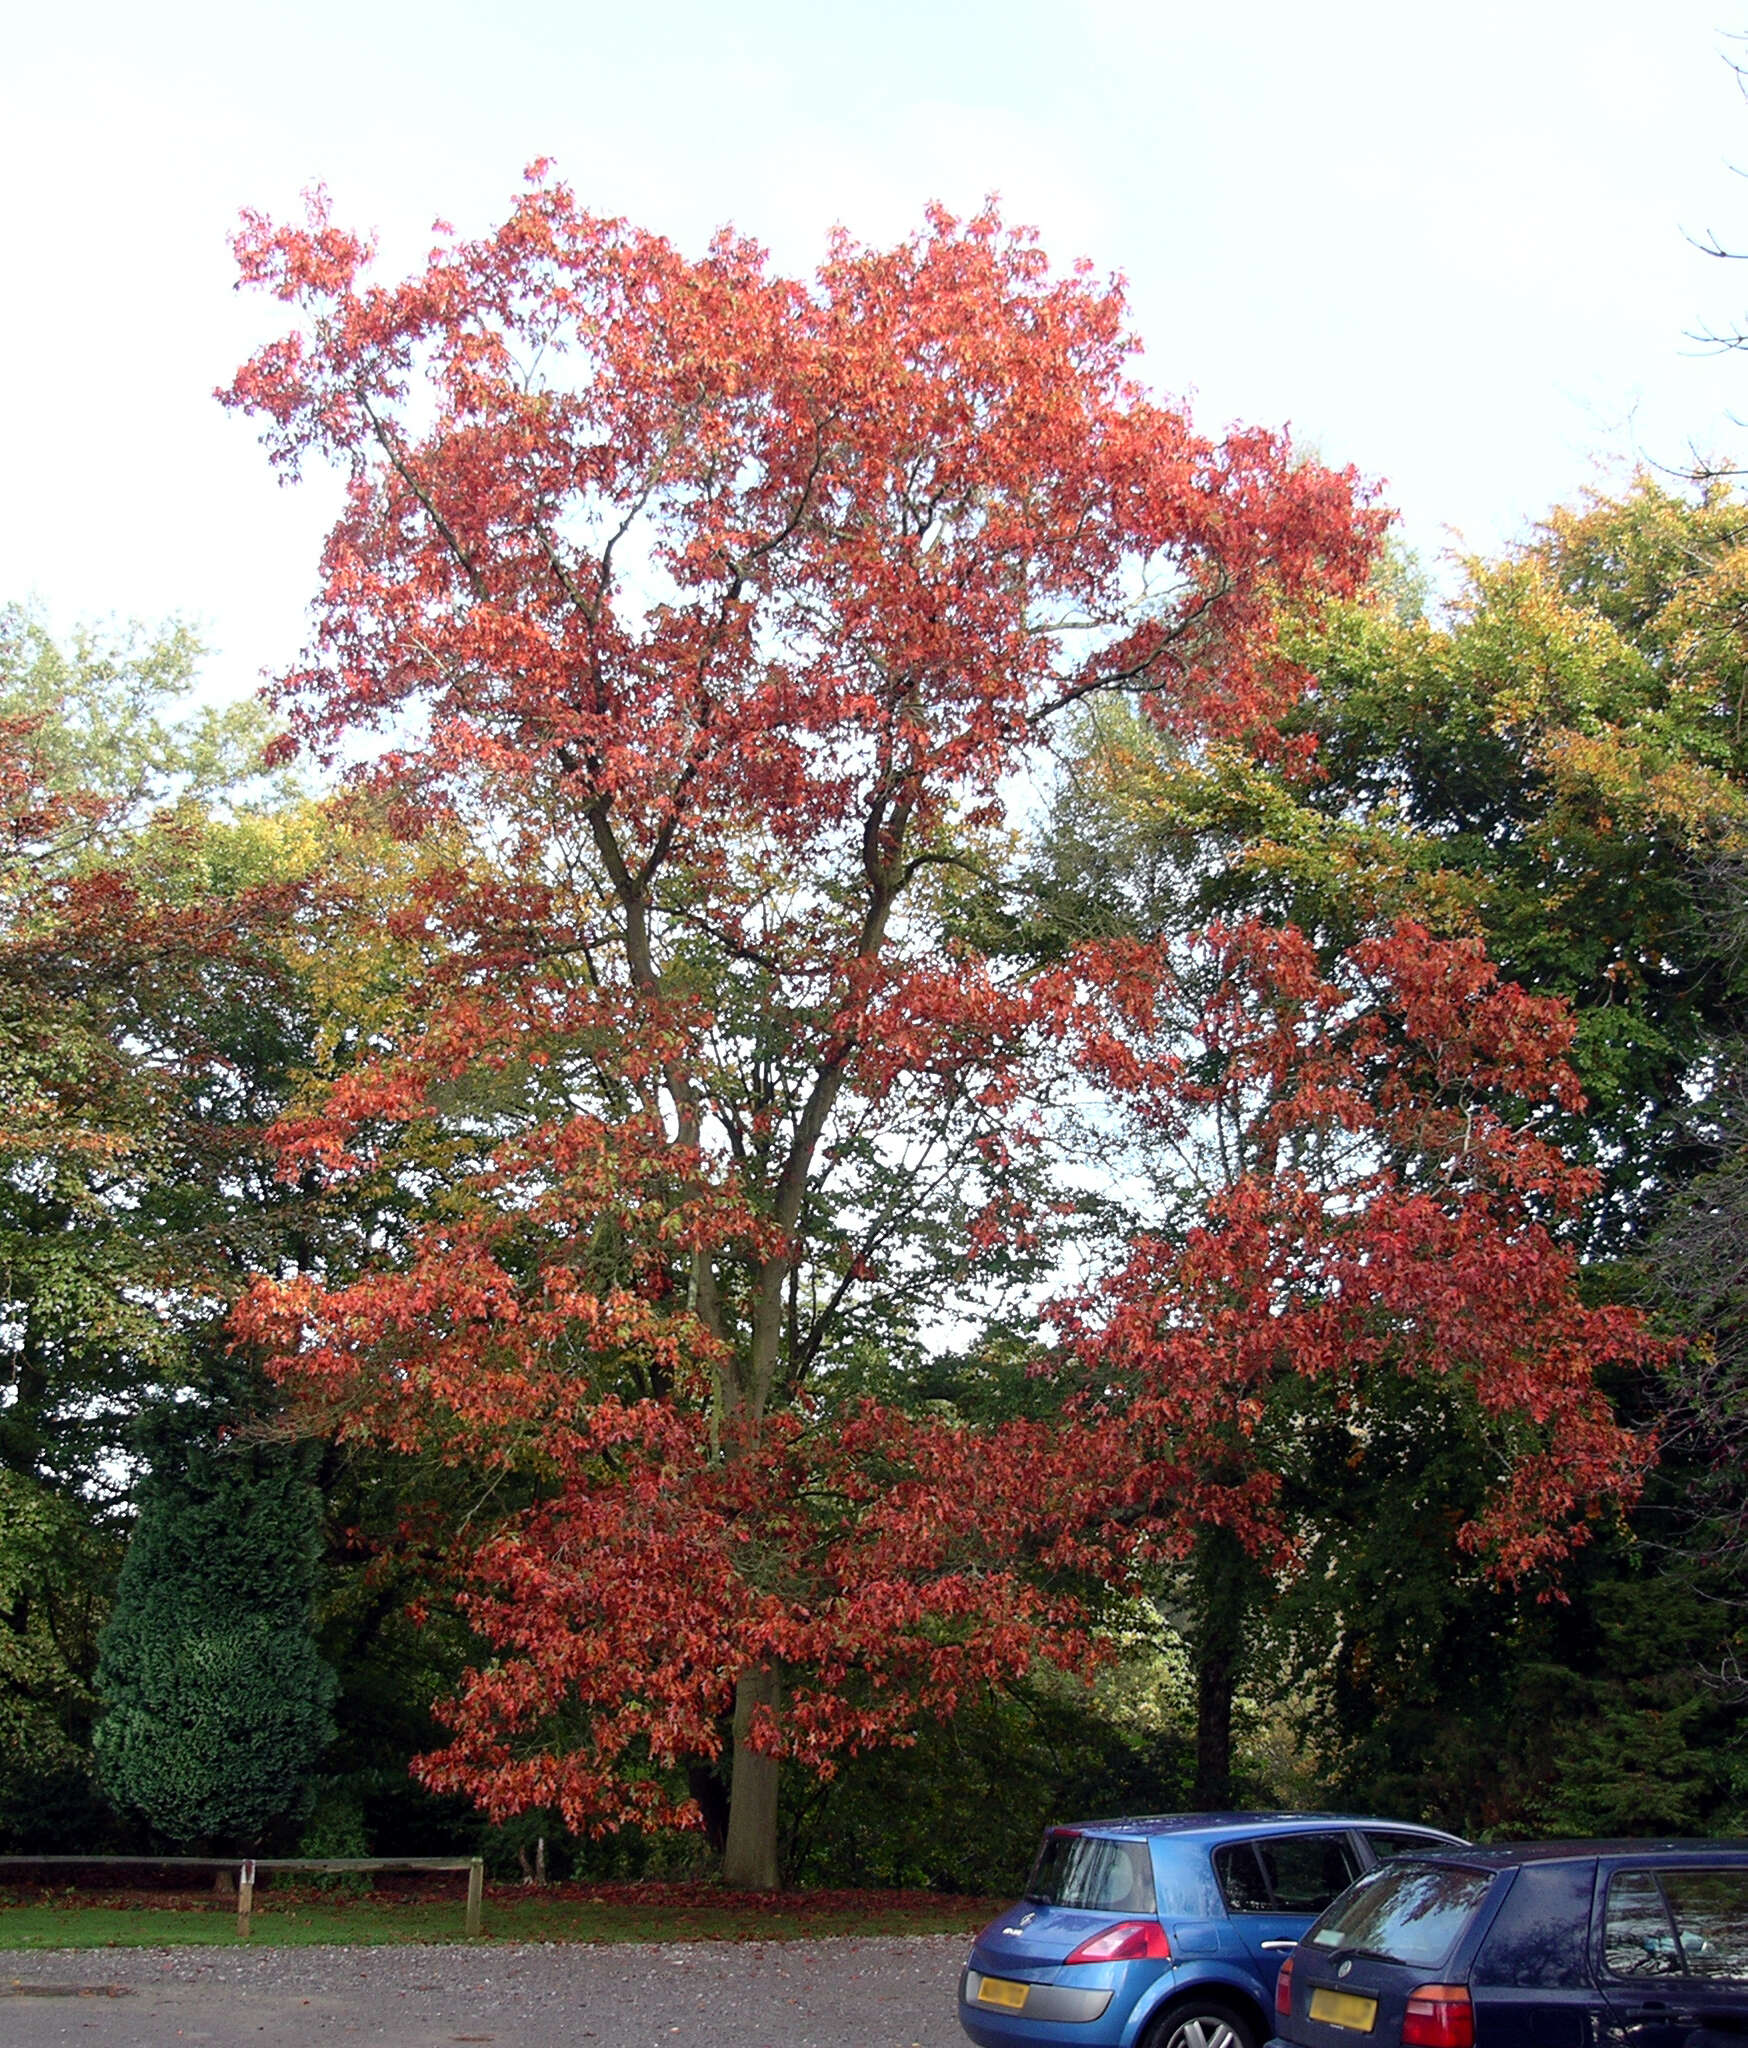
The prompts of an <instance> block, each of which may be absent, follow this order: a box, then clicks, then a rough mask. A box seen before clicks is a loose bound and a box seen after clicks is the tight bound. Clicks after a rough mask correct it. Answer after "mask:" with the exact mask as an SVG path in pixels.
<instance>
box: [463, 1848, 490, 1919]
mask: <svg viewBox="0 0 1748 2048" xmlns="http://www.w3.org/2000/svg"><path fill="white" fill-rule="evenodd" d="M485 1888H486V1862H485V1858H484V1857H483V1856H476V1857H475V1858H474V1859H473V1861H472V1862H471V1863H470V1864H469V1865H468V1866H467V1931H468V1933H469V1934H470V1935H474V1934H477V1933H478V1932H479V1931H480V1902H481V1900H482V1899H483V1898H484V1896H485Z"/></svg>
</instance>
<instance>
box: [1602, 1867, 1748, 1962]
mask: <svg viewBox="0 0 1748 2048" xmlns="http://www.w3.org/2000/svg"><path fill="white" fill-rule="evenodd" d="M1603 1945H1604V1949H1605V1952H1606V1957H1607V1962H1608V1967H1609V1971H1610V1973H1611V1974H1612V1975H1613V1976H1616V1977H1667V1976H1675V1975H1679V1974H1681V1973H1683V1972H1685V1973H1686V1974H1687V1975H1689V1976H1692V1977H1717V1978H1725V1979H1730V1980H1742V1979H1748V1869H1727V1868H1726V1869H1709V1870H1708V1869H1703V1868H1702V1869H1697V1870H1692V1869H1690V1870H1662V1871H1654V1870H1619V1871H1616V1872H1615V1874H1614V1876H1613V1877H1612V1878H1611V1879H1610V1881H1609V1887H1608V1911H1607V1915H1606V1919H1605V1923H1604V1935H1603Z"/></svg>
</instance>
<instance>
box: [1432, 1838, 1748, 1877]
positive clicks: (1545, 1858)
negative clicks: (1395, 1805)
mask: <svg viewBox="0 0 1748 2048" xmlns="http://www.w3.org/2000/svg"><path fill="white" fill-rule="evenodd" d="M1599 1856H1608V1857H1617V1858H1618V1857H1635V1856H1657V1857H1670V1856H1675V1857H1679V1858H1681V1860H1682V1861H1684V1862H1690V1863H1703V1862H1705V1861H1706V1860H1707V1859H1708V1858H1716V1857H1718V1856H1727V1857H1730V1858H1732V1859H1734V1858H1737V1857H1741V1858H1743V1859H1745V1860H1748V1836H1742V1835H1730V1836H1720V1837H1717V1838H1714V1839H1711V1840H1696V1839H1695V1838H1694V1837H1693V1836H1691V1835H1689V1836H1683V1837H1676V1836H1666V1837H1664V1838H1663V1839H1661V1840H1655V1841H1647V1840H1644V1839H1643V1838H1640V1839H1633V1838H1631V1837H1619V1838H1616V1839H1614V1840H1612V1841H1596V1842H1584V1841H1566V1842H1488V1843H1485V1844H1484V1845H1482V1846H1481V1847H1478V1848H1470V1849H1450V1850H1445V1849H1430V1850H1424V1851H1420V1852H1417V1853H1416V1854H1415V1855H1413V1856H1411V1857H1409V1858H1405V1859H1403V1860H1405V1861H1422V1860H1436V1861H1438V1862H1440V1863H1444V1862H1454V1863H1466V1864H1469V1865H1471V1866H1475V1865H1479V1866H1480V1867H1481V1868H1483V1869H1487V1870H1515V1869H1517V1868H1518V1866H1519V1865H1520V1864H1524V1863H1576V1862H1581V1861H1582V1862H1586V1863H1589V1862H1593V1861H1595V1859H1596V1858H1597V1857H1599Z"/></svg>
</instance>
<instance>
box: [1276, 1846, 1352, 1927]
mask: <svg viewBox="0 0 1748 2048" xmlns="http://www.w3.org/2000/svg"><path fill="white" fill-rule="evenodd" d="M1255 1846H1256V1854H1257V1861H1258V1862H1259V1863H1261V1865H1262V1874H1263V1877H1264V1878H1265V1879H1266V1880H1267V1883H1268V1888H1269V1902H1270V1906H1271V1909H1272V1910H1273V1911H1274V1912H1276V1913H1321V1912H1322V1911H1323V1909H1324V1907H1325V1906H1327V1905H1328V1904H1329V1902H1330V1900H1331V1899H1334V1898H1338V1897H1339V1896H1340V1895H1341V1893H1343V1892H1344V1891H1346V1890H1347V1888H1348V1886H1349V1885H1350V1884H1352V1883H1353V1881H1354V1879H1355V1878H1356V1877H1358V1876H1359V1874H1360V1867H1359V1859H1358V1857H1357V1856H1356V1855H1355V1854H1354V1847H1353V1843H1352V1842H1351V1841H1350V1840H1349V1839H1348V1836H1347V1834H1346V1832H1345V1831H1344V1832H1342V1833H1341V1834H1328V1835H1270V1836H1268V1837H1266V1838H1265V1839H1263V1840H1261V1841H1259V1842H1258V1843H1257V1844H1256V1845H1255Z"/></svg>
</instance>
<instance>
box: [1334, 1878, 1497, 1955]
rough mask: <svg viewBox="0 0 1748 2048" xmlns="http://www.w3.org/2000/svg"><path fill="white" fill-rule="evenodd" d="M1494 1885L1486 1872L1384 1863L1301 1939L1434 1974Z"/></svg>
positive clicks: (1460, 1937)
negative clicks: (1357, 1951) (1407, 1964)
mask: <svg viewBox="0 0 1748 2048" xmlns="http://www.w3.org/2000/svg"><path fill="white" fill-rule="evenodd" d="M1492 1884H1493V1873H1492V1872H1491V1871H1489V1870H1465V1869H1460V1868H1455V1867H1453V1866H1452V1865H1449V1864H1442V1863H1407V1862H1401V1861H1398V1862H1395V1863H1386V1864H1385V1865H1384V1866H1383V1867H1382V1868H1381V1869H1379V1870H1377V1871H1374V1872H1373V1874H1372V1875H1371V1876H1370V1877H1368V1878H1366V1879H1365V1880H1364V1881H1363V1882H1362V1883H1361V1884H1359V1885H1358V1886H1356V1888H1355V1889H1354V1890H1353V1891H1352V1892H1351V1893H1349V1895H1348V1896H1347V1897H1346V1898H1345V1899H1343V1900H1342V1901H1341V1903H1340V1904H1339V1905H1338V1906H1337V1907H1336V1908H1335V1910H1334V1911H1333V1912H1328V1913H1325V1914H1324V1916H1323V1918H1322V1919H1321V1920H1319V1921H1318V1923H1317V1925H1316V1926H1315V1927H1313V1928H1312V1930H1311V1932H1310V1933H1309V1934H1308V1935H1307V1936H1306V1937H1305V1938H1306V1940H1307V1941H1309V1942H1310V1943H1311V1944H1312V1946H1313V1947H1314V1948H1321V1949H1337V1948H1353V1949H1364V1950H1365V1951H1366V1952H1367V1953H1368V1954H1370V1955H1376V1956H1382V1957H1384V1958H1385V1959H1386V1960H1387V1961H1389V1962H1393V1963H1412V1964H1413V1965H1414V1966H1415V1968H1416V1969H1423V1970H1434V1969H1437V1968H1438V1966H1439V1965H1440V1964H1441V1963H1442V1962H1443V1961H1444V1959H1445V1957H1446V1956H1448V1955H1449V1954H1450V1952H1451V1950H1452V1949H1454V1948H1455V1947H1456V1945H1457V1943H1458V1942H1459V1941H1460V1940H1461V1939H1462V1936H1463V1934H1464V1932H1465V1930H1466V1929H1467V1928H1468V1926H1469V1923H1470V1921H1471V1920H1472V1919H1473V1918H1474V1916H1475V1913H1476V1911H1477V1910H1478V1908H1479V1907H1480V1904H1481V1901H1482V1900H1483V1899H1484V1898H1486V1896H1487V1894H1488V1891H1489V1890H1490V1889H1491V1887H1492Z"/></svg>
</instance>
